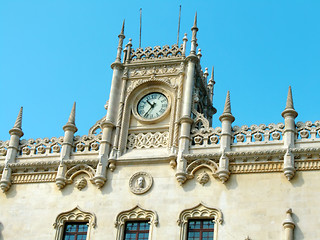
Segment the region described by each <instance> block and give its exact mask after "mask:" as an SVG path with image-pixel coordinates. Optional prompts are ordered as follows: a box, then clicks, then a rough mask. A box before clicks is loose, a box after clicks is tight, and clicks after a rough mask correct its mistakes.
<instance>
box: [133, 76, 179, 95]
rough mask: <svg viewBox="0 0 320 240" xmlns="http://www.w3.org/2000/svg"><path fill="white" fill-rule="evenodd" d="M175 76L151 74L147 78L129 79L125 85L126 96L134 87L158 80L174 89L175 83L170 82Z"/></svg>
mask: <svg viewBox="0 0 320 240" xmlns="http://www.w3.org/2000/svg"><path fill="white" fill-rule="evenodd" d="M175 79H176V78H175V77H170V78H169V77H161V78H160V77H159V78H158V77H155V76H152V77H150V78H148V79H139V80H135V81H129V82H128V85H127V97H128V96H129V95H130V93H131V92H132V91H133V90H134V89H136V88H137V87H138V86H140V85H142V84H144V83H147V82H159V83H164V84H166V85H168V86H169V87H170V88H172V89H175V88H176V85H174V84H172V82H173V81H174V80H175Z"/></svg>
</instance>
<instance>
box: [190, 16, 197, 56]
mask: <svg viewBox="0 0 320 240" xmlns="http://www.w3.org/2000/svg"><path fill="white" fill-rule="evenodd" d="M191 31H192V39H191V50H190V55H192V56H196V49H197V46H198V44H197V32H198V27H197V12H196V14H195V16H194V22H193V27H192V28H191Z"/></svg>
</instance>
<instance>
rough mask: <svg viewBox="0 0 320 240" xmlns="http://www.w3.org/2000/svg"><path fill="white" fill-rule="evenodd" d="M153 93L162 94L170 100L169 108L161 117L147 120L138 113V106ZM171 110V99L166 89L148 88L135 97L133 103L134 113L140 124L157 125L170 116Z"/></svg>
mask: <svg viewBox="0 0 320 240" xmlns="http://www.w3.org/2000/svg"><path fill="white" fill-rule="evenodd" d="M151 93H160V94H162V95H164V96H165V97H166V98H167V100H168V106H167V108H166V110H165V111H164V113H163V114H161V115H160V116H159V117H156V118H152V119H147V118H144V117H142V116H141V115H140V114H139V113H138V104H139V102H140V100H141V99H142V98H144V97H145V96H146V95H149V94H151ZM170 108H171V97H170V95H169V94H168V93H167V92H166V91H165V90H164V89H161V88H148V89H144V90H143V91H141V92H140V93H139V94H137V96H136V97H135V100H134V101H133V106H132V113H133V115H134V116H135V118H136V119H137V120H138V121H139V122H142V123H149V124H150V123H156V122H159V121H161V120H163V119H164V118H165V117H166V116H167V115H168V114H169V112H170Z"/></svg>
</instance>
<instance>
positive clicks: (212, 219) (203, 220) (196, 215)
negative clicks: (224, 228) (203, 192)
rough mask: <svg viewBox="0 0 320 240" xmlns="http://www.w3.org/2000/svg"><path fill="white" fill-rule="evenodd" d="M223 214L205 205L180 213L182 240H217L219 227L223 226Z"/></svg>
mask: <svg viewBox="0 0 320 240" xmlns="http://www.w3.org/2000/svg"><path fill="white" fill-rule="evenodd" d="M222 221H223V220H222V213H221V211H220V210H219V209H216V208H210V207H207V206H206V205H204V204H203V203H200V204H198V205H197V206H195V207H193V208H188V209H185V210H183V211H182V212H181V213H180V216H179V220H178V224H179V226H180V240H193V239H199V240H204V239H210V240H211V239H212V240H213V239H215V240H216V239H217V236H218V225H219V224H222Z"/></svg>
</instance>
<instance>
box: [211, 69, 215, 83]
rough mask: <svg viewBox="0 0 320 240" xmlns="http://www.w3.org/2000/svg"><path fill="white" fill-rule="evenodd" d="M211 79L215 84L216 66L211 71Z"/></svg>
mask: <svg viewBox="0 0 320 240" xmlns="http://www.w3.org/2000/svg"><path fill="white" fill-rule="evenodd" d="M211 79H212V80H213V82H214V66H212V71H211Z"/></svg>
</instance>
